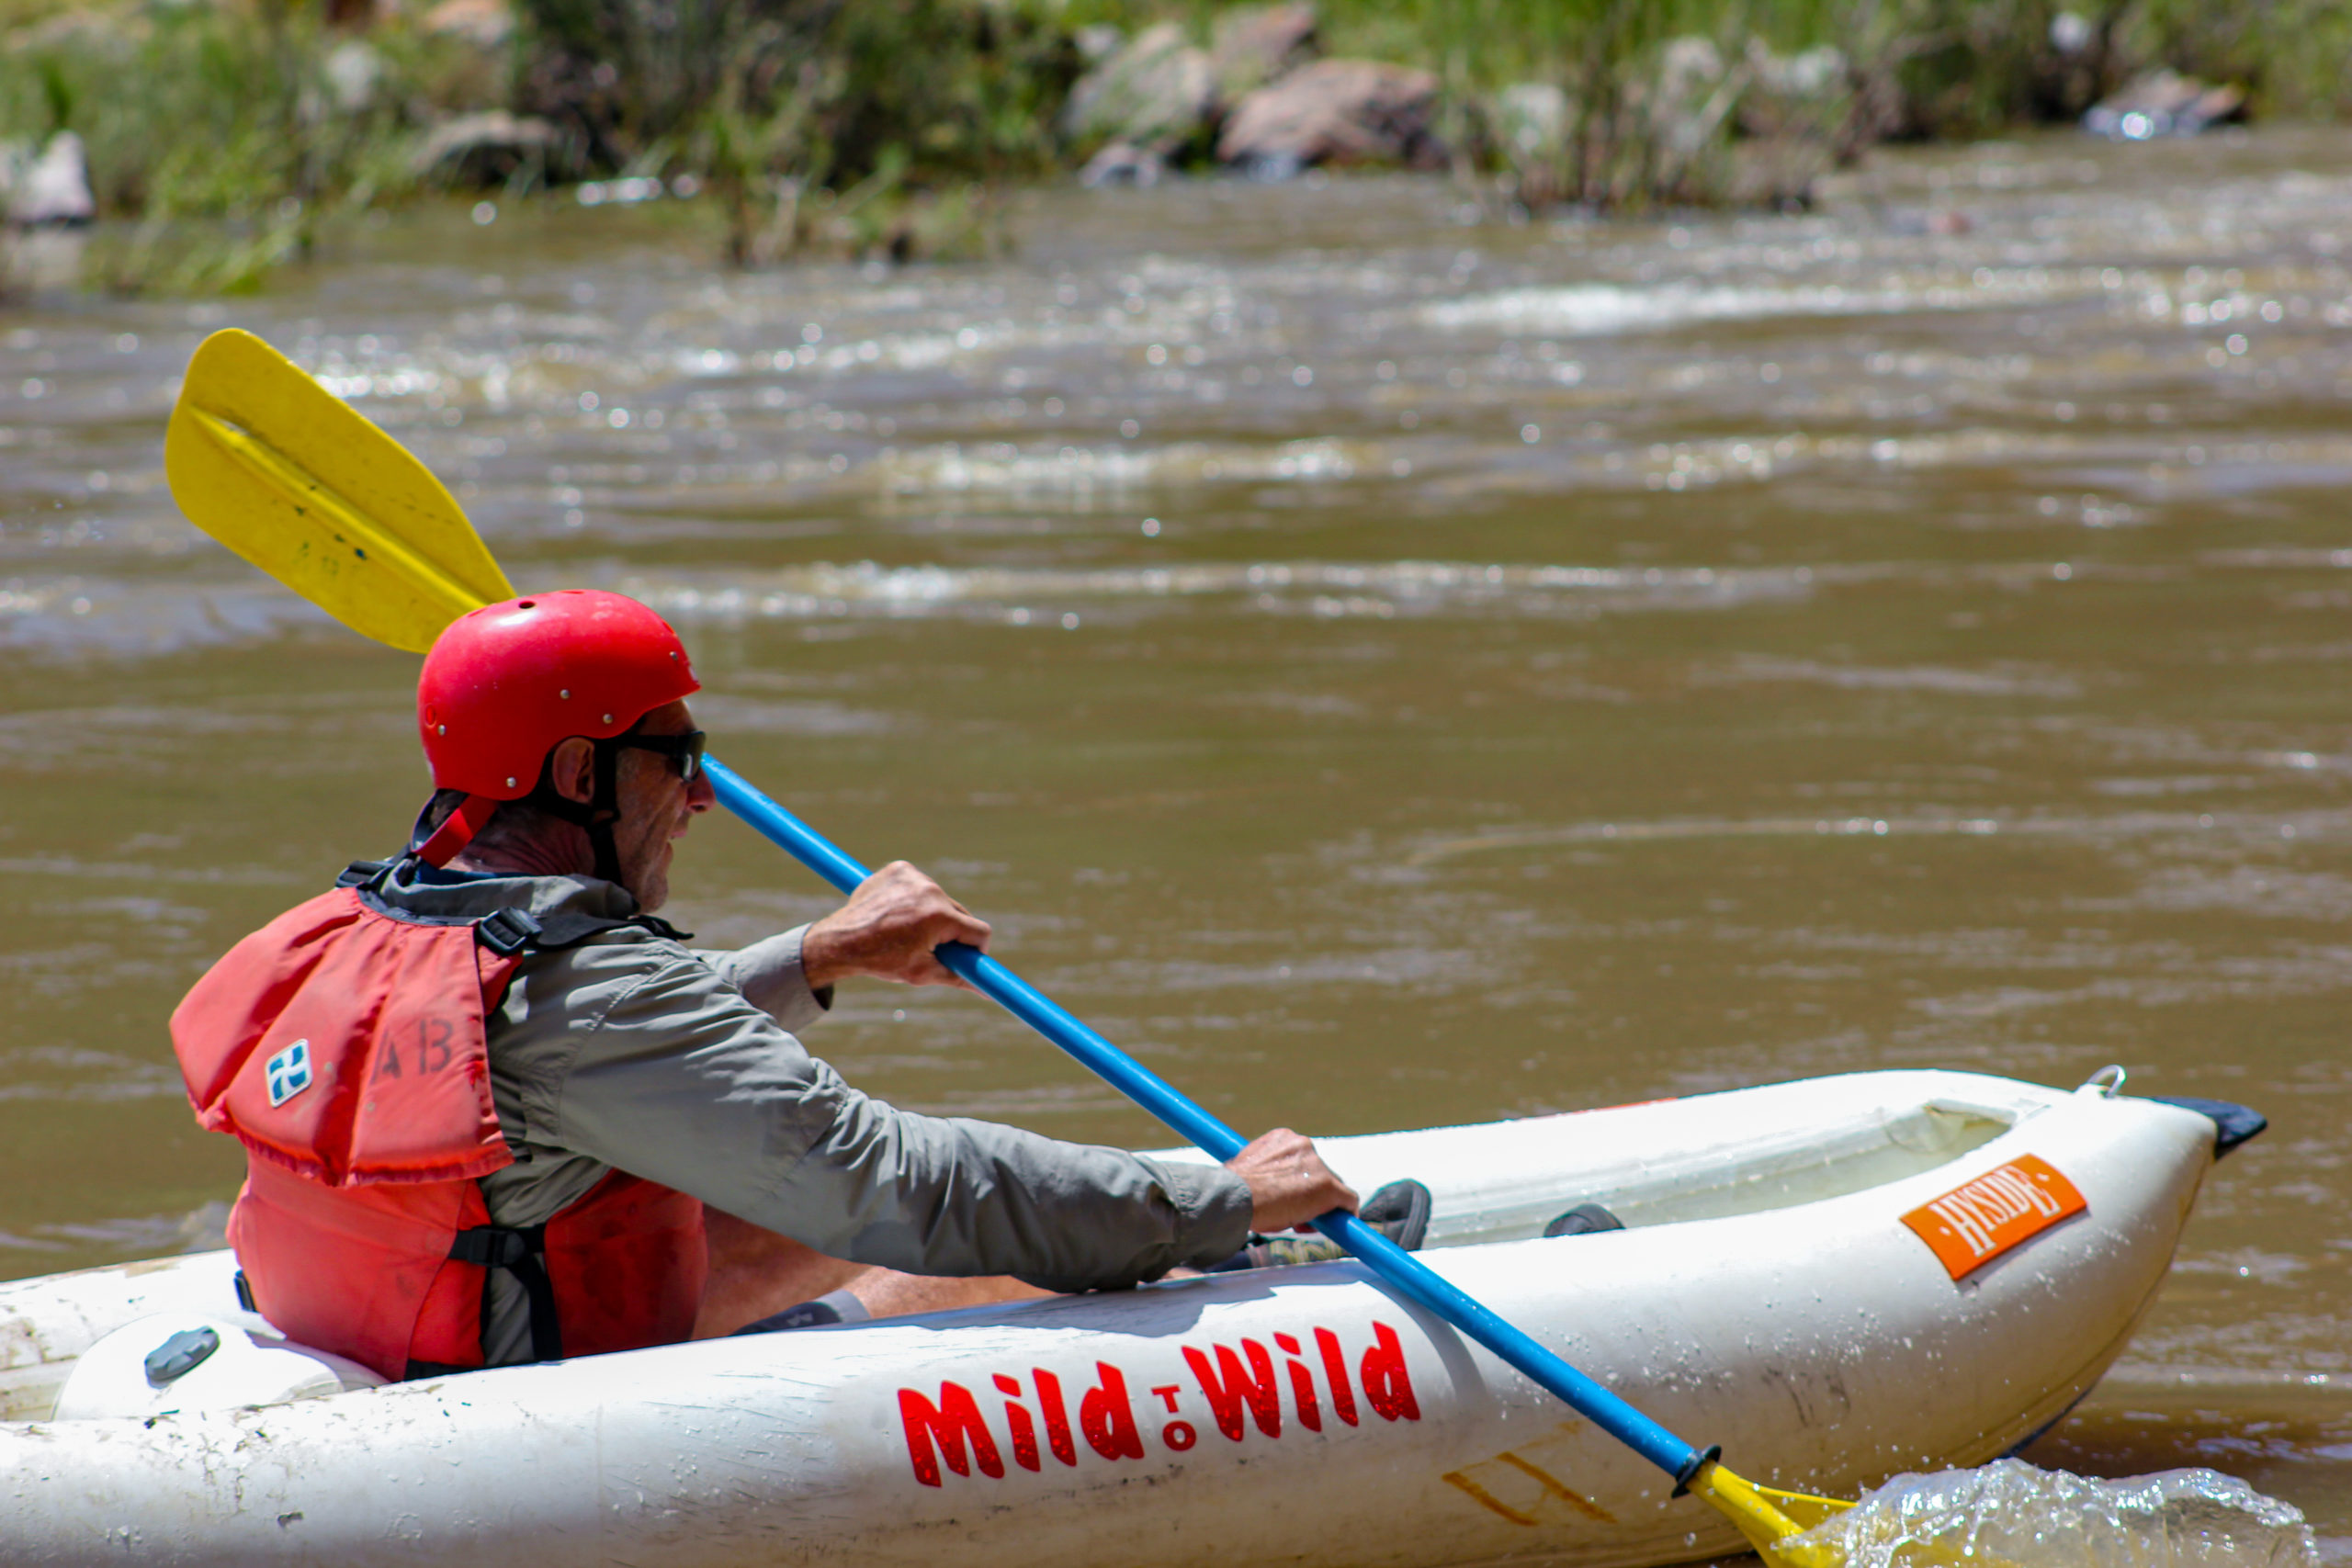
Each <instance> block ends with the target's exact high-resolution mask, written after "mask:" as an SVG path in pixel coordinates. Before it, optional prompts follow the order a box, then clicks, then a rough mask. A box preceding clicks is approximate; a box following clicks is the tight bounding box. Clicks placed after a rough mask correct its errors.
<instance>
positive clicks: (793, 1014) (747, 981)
mask: <svg viewBox="0 0 2352 1568" xmlns="http://www.w3.org/2000/svg"><path fill="white" fill-rule="evenodd" d="M808 936H809V927H807V926H796V927H794V928H793V929H792V930H790V931H785V932H783V933H782V934H780V935H777V936H772V937H768V938H765V939H763V940H762V941H760V942H753V943H752V945H751V946H749V947H739V948H737V949H735V950H734V951H733V952H731V953H704V952H700V951H697V952H696V953H695V957H697V958H699V959H701V960H703V961H704V962H705V963H707V964H709V965H710V966H711V967H712V968H714V969H716V970H718V973H719V975H720V976H722V977H723V978H724V979H725V980H726V981H727V982H728V984H729V985H731V986H733V987H735V988H736V989H737V990H739V991H741V992H742V993H743V996H744V998H746V999H747V1000H749V1001H750V1002H751V1004H752V1006H753V1007H755V1008H758V1009H759V1010H761V1011H762V1012H764V1013H766V1014H767V1015H768V1016H769V1017H770V1018H772V1019H774V1020H775V1021H776V1022H777V1023H778V1024H779V1025H781V1026H782V1027H784V1028H785V1029H787V1030H801V1029H806V1028H808V1027H809V1025H810V1024H812V1023H814V1022H816V1021H818V1020H819V1019H820V1018H822V1017H824V1016H825V1015H826V1014H827V1013H829V1012H831V1010H832V1008H833V988H832V987H831V986H829V985H828V986H818V985H814V984H812V983H811V982H810V980H809V967H808V964H807V963H806V962H805V959H804V955H803V945H804V943H805V942H807V940H808Z"/></svg>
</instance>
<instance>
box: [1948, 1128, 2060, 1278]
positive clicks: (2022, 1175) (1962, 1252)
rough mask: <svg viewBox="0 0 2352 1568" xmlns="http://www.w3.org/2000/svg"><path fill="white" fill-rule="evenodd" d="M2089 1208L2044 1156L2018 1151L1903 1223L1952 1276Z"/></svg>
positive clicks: (1983, 1263)
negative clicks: (2009, 1158) (1917, 1236)
mask: <svg viewBox="0 0 2352 1568" xmlns="http://www.w3.org/2000/svg"><path fill="white" fill-rule="evenodd" d="M2088 1207H2090V1205H2089V1204H2088V1203H2086V1202H2085V1201H2083V1195H2082V1194H2081V1193H2080V1192H2078V1191H2076V1190H2075V1184H2074V1183H2073V1182H2071V1181H2069V1180H2067V1179H2065V1178H2064V1176H2061V1175H2060V1174H2059V1173H2058V1170H2057V1168H2055V1167H2054V1166H2052V1165H2051V1163H2050V1162H2049V1161H2048V1160H2045V1159H2041V1158H2038V1157H2036V1156H2032V1155H2019V1156H2018V1157H2017V1158H2016V1159H2013V1160H2011V1161H2009V1163H2008V1164H2007V1165H1998V1166H1995V1167H1994V1168H1992V1169H1990V1170H1988V1171H1986V1172H1985V1174H1984V1175H1982V1176H1980V1177H1978V1178H1977V1179H1975V1180H1973V1181H1972V1182H1970V1183H1968V1185H1966V1186H1965V1187H1955V1188H1953V1189H1952V1190H1951V1191H1949V1192H1947V1193H1945V1194H1944V1195H1943V1196H1942V1197H1940V1198H1939V1199H1937V1200H1936V1201H1934V1202H1932V1203H1928V1204H1926V1205H1924V1206H1922V1207H1920V1208H1917V1209H1914V1210H1912V1211H1911V1212H1910V1213H1907V1214H1905V1215H1904V1216H1903V1223H1904V1224H1906V1225H1909V1226H1910V1227H1911V1228H1912V1229H1913V1230H1914V1231H1916V1232H1917V1233H1918V1235H1919V1239H1920V1240H1921V1241H1924V1242H1926V1243H1927V1244H1928V1247H1932V1248H1933V1249H1934V1250H1935V1254H1936V1258H1937V1259H1938V1260H1939V1262H1941V1263H1942V1264H1943V1266H1944V1269H1945V1271H1946V1272H1948V1273H1950V1274H1951V1277H1952V1278H1953V1279H1955V1280H1957V1279H1959V1278H1961V1277H1962V1275H1965V1274H1968V1273H1971V1272H1973V1270H1975V1269H1979V1268H1981V1267H1983V1266H1984V1265H1985V1264H1986V1263H1989V1262H1991V1261H1992V1260H1993V1259H1994V1258H1998V1257H2000V1256H2001V1254H2003V1253H2004V1252H2007V1251H2008V1250H2009V1248H2011V1247H2015V1246H2017V1245H2018V1243H2019V1242H2022V1241H2030V1240H2031V1239H2032V1238H2033V1237H2035V1236H2037V1235H2041V1233H2042V1232H2043V1231H2046V1230H2048V1229H2049V1228H2050V1227H2051V1226H2052V1225H2054V1224H2057V1223H2058V1222H2059V1221H2061V1220H2063V1219H2064V1218H2066V1216H2067V1215H2069V1214H2079V1213H2082V1212H2083V1211H2084V1210H2085V1209H2087V1208H2088Z"/></svg>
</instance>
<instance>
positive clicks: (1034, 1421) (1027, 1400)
mask: <svg viewBox="0 0 2352 1568" xmlns="http://www.w3.org/2000/svg"><path fill="white" fill-rule="evenodd" d="M1313 1335H1314V1339H1315V1345H1314V1348H1313V1350H1312V1351H1310V1350H1309V1349H1308V1348H1306V1345H1305V1344H1304V1343H1303V1342H1302V1340H1301V1338H1300V1337H1297V1336H1295V1335H1290V1334H1275V1335H1272V1341H1273V1349H1272V1350H1270V1349H1269V1348H1267V1346H1266V1345H1265V1344H1264V1343H1263V1342H1262V1341H1261V1340H1258V1339H1255V1338H1250V1337H1244V1338H1243V1339H1242V1340H1241V1341H1240V1344H1239V1346H1238V1348H1236V1347H1234V1346H1230V1345H1216V1344H1212V1345H1210V1346H1208V1347H1206V1348H1201V1347H1196V1346H1185V1347H1183V1348H1182V1354H1183V1359H1184V1363H1185V1366H1186V1367H1187V1368H1188V1369H1189V1370H1190V1371H1191V1372H1192V1375H1193V1382H1194V1384H1196V1385H1197V1387H1198V1394H1197V1397H1199V1398H1200V1399H1201V1400H1203V1401H1204V1403H1205V1404H1207V1406H1208V1413H1209V1416H1210V1417H1211V1419H1212V1420H1213V1422H1214V1424H1215V1425H1216V1429H1217V1431H1218V1432H1220V1433H1221V1434H1223V1435H1224V1436H1225V1437H1226V1438H1227V1439H1229V1440H1231V1441H1233V1442H1237V1443H1238V1442H1240V1441H1242V1440H1243V1439H1244V1438H1246V1437H1247V1436H1248V1433H1249V1428H1250V1427H1252V1426H1255V1427H1257V1428H1258V1430H1259V1432H1260V1433H1261V1435H1263V1436H1264V1437H1267V1438H1274V1439H1280V1438H1281V1437H1282V1435H1283V1390H1284V1388H1285V1387H1287V1389H1288V1390H1289V1393H1290V1404H1291V1414H1292V1415H1293V1416H1294V1417H1295V1420H1296V1422H1297V1424H1298V1427H1299V1428H1300V1429H1302V1430H1304V1431H1306V1432H1310V1433H1319V1432H1321V1431H1322V1430H1323V1402H1324V1401H1325V1400H1326V1399H1329V1402H1330V1410H1331V1414H1332V1415H1334V1416H1337V1417H1339V1419H1340V1422H1341V1423H1343V1424H1344V1425H1346V1426H1350V1427H1354V1426H1358V1425H1360V1424H1361V1423H1362V1420H1363V1416H1362V1414H1361V1411H1362V1408H1363V1406H1369V1407H1370V1408H1371V1410H1372V1413H1373V1414H1374V1415H1376V1416H1379V1417H1380V1418H1381V1419H1382V1420H1383V1421H1390V1422H1395V1421H1418V1420H1419V1419H1420V1418H1421V1406H1420V1400H1419V1396H1418V1395H1417V1394H1416V1393H1415V1392H1414V1389H1413V1380H1412V1373H1411V1370H1410V1369H1409V1368H1408V1366H1407V1364H1406V1360H1405V1343H1404V1340H1403V1338H1402V1337H1400V1336H1399V1335H1398V1334H1397V1330H1396V1329H1395V1328H1393V1327H1391V1326H1389V1325H1387V1324H1385V1323H1374V1324H1373V1325H1372V1343H1371V1344H1370V1345H1368V1346H1366V1347H1365V1348H1363V1352H1362V1353H1361V1354H1360V1355H1359V1356H1358V1357H1356V1358H1355V1360H1354V1364H1353V1365H1352V1366H1351V1364H1350V1359H1349V1357H1348V1354H1347V1352H1346V1349H1345V1348H1344V1347H1343V1346H1342V1344H1341V1343H1340V1337H1339V1335H1338V1334H1336V1333H1334V1332H1333V1331H1332V1330H1330V1329H1329V1328H1317V1329H1315V1330H1313ZM1276 1351H1279V1352H1280V1354H1281V1358H1282V1359H1281V1361H1280V1364H1279V1366H1278V1365H1277V1362H1276V1358H1275V1352H1276ZM1318 1370H1319V1371H1321V1372H1322V1374H1323V1376H1322V1387H1321V1388H1319V1389H1318V1388H1317V1386H1316V1383H1317V1380H1316V1372H1317V1371H1318ZM1029 1376H1030V1380H1031V1382H1030V1383H1029V1384H1028V1386H1027V1387H1026V1388H1024V1387H1023V1382H1022V1380H1021V1378H1020V1377H1019V1376H1017V1375H1015V1374H1013V1373H1010V1372H997V1373H993V1374H991V1376H990V1382H991V1384H992V1386H993V1387H994V1388H995V1390H996V1392H997V1393H999V1394H1001V1396H1002V1404H1003V1416H1002V1417H1001V1428H1000V1427H991V1425H990V1423H989V1417H988V1416H986V1415H985V1414H984V1412H983V1411H982V1409H981V1406H980V1403H979V1401H978V1399H976V1398H975V1397H974V1396H973V1394H972V1392H971V1390H969V1389H967V1387H965V1386H964V1385H963V1384H961V1383H956V1382H943V1383H941V1384H940V1385H939V1394H938V1397H937V1399H936V1400H934V1399H933V1398H931V1397H929V1396H928V1395H926V1394H924V1393H921V1392H920V1391H918V1390H915V1389H900V1390H899V1421H900V1424H901V1425H902V1427H904V1429H905V1434H906V1439H907V1457H908V1460H909V1461H910V1463H911V1464H912V1466H913V1468H914V1475H915V1479H916V1481H918V1482H919V1483H922V1484H923V1485H925V1486H940V1485H944V1475H945V1474H946V1472H951V1471H952V1472H955V1473H956V1474H957V1475H959V1476H967V1477H968V1476H971V1475H973V1474H975V1473H977V1474H979V1475H983V1476H986V1477H988V1478H989V1480H992V1481H1001V1480H1002V1479H1004V1476H1005V1474H1006V1468H1005V1456H1006V1455H1007V1454H1008V1453H1010V1455H1011V1457H1012V1463H1013V1464H1015V1465H1017V1466H1019V1467H1020V1468H1021V1469H1023V1470H1027V1471H1041V1470H1043V1469H1044V1468H1045V1455H1046V1454H1047V1453H1051V1454H1052V1455H1053V1456H1054V1458H1056V1459H1057V1460H1059V1461H1061V1462H1062V1463H1063V1464H1065V1465H1069V1466H1073V1467H1074V1466H1076V1465H1077V1464H1078V1462H1079V1457H1078V1443H1077V1440H1076V1439H1077V1438H1079V1437H1083V1438H1085V1440H1086V1446H1087V1447H1088V1448H1091V1449H1092V1450H1094V1452H1095V1453H1096V1454H1097V1455H1099V1456H1100V1457H1102V1458H1103V1459H1105V1460H1110V1461H1120V1460H1139V1459H1142V1458H1144V1457H1145V1450H1144V1438H1143V1432H1142V1428H1141V1427H1140V1425H1139V1424H1138V1421H1137V1416H1136V1397H1135V1395H1134V1394H1133V1393H1130V1391H1129V1386H1128V1382H1127V1375H1126V1373H1125V1371H1122V1370H1121V1369H1120V1368H1117V1367H1114V1366H1113V1365H1112V1364H1111V1363H1110V1362H1108V1361H1097V1362H1095V1363H1094V1381H1093V1383H1092V1386H1091V1387H1088V1388H1086V1389H1084V1390H1083V1391H1082V1392H1081V1393H1079V1396H1078V1420H1077V1427H1076V1431H1075V1433H1073V1431H1072V1427H1071V1422H1070V1416H1069V1394H1068V1393H1066V1392H1065V1390H1064V1386H1063V1383H1062V1380H1061V1378H1060V1377H1059V1376H1057V1374H1055V1373H1053V1372H1049V1371H1046V1370H1045V1369H1044V1368H1042V1367H1033V1368H1031V1369H1029ZM1359 1390H1361V1400H1362V1404H1361V1405H1360V1404H1359V1403H1358V1400H1359ZM1148 1392H1149V1394H1150V1395H1152V1396H1156V1397H1157V1398H1158V1399H1159V1402H1160V1403H1161V1404H1164V1405H1165V1406H1166V1407H1167V1414H1168V1416H1171V1417H1173V1416H1179V1415H1180V1412H1181V1407H1182V1401H1183V1399H1184V1398H1185V1397H1186V1395H1187V1393H1188V1391H1187V1389H1186V1388H1185V1386H1184V1385H1182V1384H1178V1383H1164V1384H1156V1385H1151V1386H1150V1388H1149V1390H1148ZM1032 1402H1034V1406H1035V1407H1034V1408H1032ZM1000 1430H1001V1434H1002V1436H1001V1438H1000V1436H999V1433H1000ZM1199 1431H1200V1428H1199V1427H1196V1426H1194V1425H1193V1422H1192V1421H1189V1420H1183V1419H1170V1420H1166V1421H1164V1422H1163V1423H1162V1425H1161V1426H1160V1427H1159V1433H1158V1436H1159V1442H1160V1445H1161V1447H1162V1448H1163V1449H1164V1450H1167V1451H1169V1452H1171V1453H1182V1452H1184V1451H1186V1450H1190V1449H1192V1448H1193V1446H1194V1445H1195V1444H1197V1443H1198V1442H1199V1440H1200V1438H1199ZM1041 1437H1042V1444H1041Z"/></svg>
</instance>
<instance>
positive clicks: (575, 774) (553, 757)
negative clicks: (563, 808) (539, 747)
mask: <svg viewBox="0 0 2352 1568" xmlns="http://www.w3.org/2000/svg"><path fill="white" fill-rule="evenodd" d="M548 782H549V783H550V784H554V785H555V792H556V794H558V795H561V796H563V798H564V799H566V800H576V801H578V802H579V803H580V804H581V805H582V806H585V805H587V804H588V803H589V802H590V801H591V800H594V798H595V797H596V747H595V743H594V741H592V740H590V739H587V738H586V737H585V736H581V735H575V736H573V737H572V738H571V739H569V740H565V741H561V742H560V743H558V745H557V746H556V749H555V750H553V751H552V752H550V753H548Z"/></svg>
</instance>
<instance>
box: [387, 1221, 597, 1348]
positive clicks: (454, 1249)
mask: <svg viewBox="0 0 2352 1568" xmlns="http://www.w3.org/2000/svg"><path fill="white" fill-rule="evenodd" d="M547 1250H548V1227H547V1226H545V1225H520V1226H516V1225H476V1226H474V1227H473V1228H472V1229H470V1230H462V1231H459V1232H458V1235H457V1238H456V1239H455V1240H453V1241H452V1242H450V1244H449V1257H450V1259H451V1260H452V1261H454V1262H458V1263H470V1264H472V1265H473V1266H474V1267H475V1268H477V1269H505V1270H506V1271H507V1272H508V1273H509V1274H512V1275H514V1276H515V1280H517V1281H518V1282H520V1283H521V1285H522V1287H523V1293H524V1295H526V1297H528V1298H529V1300H530V1303H531V1359H532V1360H534V1361H560V1360H562V1359H563V1325H562V1322H561V1320H560V1318H559V1317H558V1316H557V1315H556V1306H555V1284H554V1281H552V1280H549V1279H548V1270H547V1263H546V1256H547ZM481 1337H482V1348H483V1349H484V1350H485V1352H486V1351H487V1350H488V1349H489V1346H490V1281H489V1280H487V1279H484V1280H482V1290H481ZM420 1367H422V1368H424V1371H419V1370H418V1369H419V1368H420ZM456 1371H481V1369H480V1368H479V1367H448V1366H443V1365H441V1364H440V1363H438V1362H421V1361H411V1362H410V1363H409V1374H408V1375H409V1376H410V1377H412V1378H416V1377H429V1376H435V1375H438V1374H441V1373H446V1372H456Z"/></svg>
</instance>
